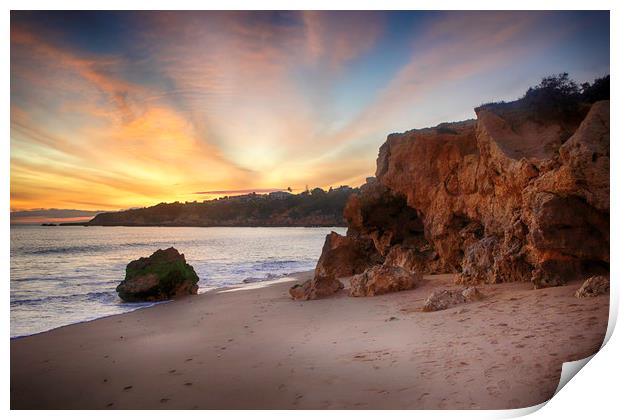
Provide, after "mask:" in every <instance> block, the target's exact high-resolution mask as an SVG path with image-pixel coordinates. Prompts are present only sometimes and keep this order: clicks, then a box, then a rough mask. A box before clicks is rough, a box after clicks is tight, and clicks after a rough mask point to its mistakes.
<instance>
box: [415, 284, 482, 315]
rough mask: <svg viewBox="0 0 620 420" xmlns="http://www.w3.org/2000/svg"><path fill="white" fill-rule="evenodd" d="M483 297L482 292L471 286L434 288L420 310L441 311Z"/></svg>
mask: <svg viewBox="0 0 620 420" xmlns="http://www.w3.org/2000/svg"><path fill="white" fill-rule="evenodd" d="M483 298H484V296H483V295H482V293H480V291H479V290H478V289H477V288H476V287H473V286H470V287H466V288H460V289H441V290H435V291H433V293H431V295H430V296H429V297H428V298H427V299H426V301H425V302H424V306H423V307H422V311H424V312H433V311H442V310H444V309H448V308H451V307H453V306H456V305H460V304H463V303H468V302H475V301H478V300H480V299H483Z"/></svg>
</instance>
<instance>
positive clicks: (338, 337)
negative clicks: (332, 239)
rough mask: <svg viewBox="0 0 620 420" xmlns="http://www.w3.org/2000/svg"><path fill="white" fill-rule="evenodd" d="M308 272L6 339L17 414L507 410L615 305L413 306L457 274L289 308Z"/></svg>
mask: <svg viewBox="0 0 620 420" xmlns="http://www.w3.org/2000/svg"><path fill="white" fill-rule="evenodd" d="M309 276H311V272H309V273H301V274H298V275H296V277H297V278H298V279H297V280H292V279H284V280H278V281H273V282H268V283H260V284H250V285H247V286H244V287H240V288H228V289H223V290H216V291H210V292H207V293H205V294H202V295H199V296H193V297H190V298H185V299H181V300H178V301H175V302H171V303H166V304H162V305H157V306H155V307H151V308H147V309H142V310H138V311H135V312H132V313H128V314H122V315H116V316H111V317H108V318H103V319H99V320H95V321H91V322H86V323H82V324H76V325H71V326H67V327H63V328H59V329H56V330H53V331H50V332H46V333H42V334H38V335H34V336H30V337H24V338H19V339H14V340H12V341H11V408H12V409H22V408H30V409H38V408H64V409H77V408H82V409H106V408H107V409H134V408H142V409H192V408H195V409H208V408H219V409H266V408H269V409H341V408H349V409H379V408H382V409H416V408H419V409H439V408H450V409H502V408H520V407H527V406H531V405H535V404H538V403H541V402H543V401H546V400H548V399H549V398H550V397H551V396H552V395H553V393H554V391H555V389H556V387H557V384H558V381H559V377H560V372H561V365H562V362H565V361H570V360H578V359H581V358H584V357H586V356H589V355H591V354H592V353H594V352H596V351H597V350H598V349H599V347H600V346H601V344H602V341H603V338H604V336H605V331H606V326H607V317H608V308H609V296H602V297H596V298H586V299H577V298H575V297H574V296H573V294H574V292H575V291H576V290H577V289H578V287H579V286H580V284H578V283H571V284H569V285H567V286H563V287H556V288H548V289H541V290H533V289H532V285H531V284H525V283H510V284H502V285H486V286H481V287H480V290H481V291H482V293H484V294H485V295H486V296H487V297H486V299H484V300H482V301H480V302H475V303H469V304H464V305H460V306H457V307H454V308H451V309H447V310H444V311H439V312H431V313H424V312H420V311H419V308H420V306H421V305H422V304H423V302H424V300H425V298H426V297H427V296H428V295H429V294H430V292H431V291H432V290H433V289H435V288H438V287H445V286H450V285H451V282H452V279H453V276H452V275H438V276H426V277H425V281H424V283H423V284H422V285H421V286H420V287H418V288H417V289H414V290H411V291H406V292H400V293H394V294H389V295H384V296H378V297H371V298H351V297H348V296H347V295H346V291H342V292H340V293H339V294H337V295H336V296H334V297H332V298H328V299H322V300H317V301H309V302H294V301H292V300H291V299H289V297H288V288H289V287H290V286H291V284H292V283H293V282H294V281H300V280H303V279H306V278H309Z"/></svg>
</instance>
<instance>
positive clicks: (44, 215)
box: [11, 209, 103, 224]
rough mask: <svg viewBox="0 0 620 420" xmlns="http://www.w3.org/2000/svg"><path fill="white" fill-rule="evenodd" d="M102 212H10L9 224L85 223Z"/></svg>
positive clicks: (41, 210)
mask: <svg viewBox="0 0 620 420" xmlns="http://www.w3.org/2000/svg"><path fill="white" fill-rule="evenodd" d="M102 212H103V211H87V210H75V209H33V210H18V211H11V224H40V223H71V222H85V221H88V220H90V219H92V218H93V217H95V216H96V215H97V214H99V213H102Z"/></svg>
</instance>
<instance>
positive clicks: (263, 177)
mask: <svg viewBox="0 0 620 420" xmlns="http://www.w3.org/2000/svg"><path fill="white" fill-rule="evenodd" d="M558 28H560V30H558ZM608 53H609V14H608V13H607V12H604V13H598V12H575V13H573V12H548V13H547V12H534V13H529V12H509V13H498V12H486V13H485V12H480V13H474V12H467V13H433V12H423V13H422V12H410V13H395V12H394V13H378V12H355V13H349V12H286V13H284V12H279V13H268V12H122V13H120V12H119V13H116V12H74V13H65V12H12V13H11V208H12V210H26V209H34V208H38V209H48V208H57V209H83V210H115V209H121V208H130V207H140V206H148V205H153V204H156V203H159V202H163V201H166V202H172V201H194V200H204V199H208V198H213V197H217V196H221V195H227V194H235V193H236V191H273V190H280V189H285V188H287V187H291V188H292V189H293V191H294V192H299V191H301V190H303V189H304V188H305V186H306V185H309V186H311V187H314V186H320V187H329V186H338V185H342V184H348V185H352V186H357V185H360V184H361V183H363V181H364V179H365V177H367V176H370V175H372V174H373V172H374V168H375V159H376V154H377V149H378V147H379V145H380V144H381V143H383V142H384V140H385V137H386V135H387V134H389V133H391V132H400V131H405V130H408V129H411V128H418V127H424V126H430V125H435V124H437V123H440V122H442V121H454V120H461V119H467V118H473V117H474V113H473V108H474V107H475V106H477V105H479V104H481V103H483V102H486V101H491V100H498V99H505V100H510V99H514V98H516V97H517V96H518V95H520V94H521V93H522V92H524V91H525V90H526V88H527V87H528V86H531V85H534V84H536V83H537V82H538V80H539V79H540V77H542V76H545V75H547V74H553V73H559V72H564V71H566V72H569V73H570V74H571V77H573V78H574V79H575V80H578V81H586V80H593V79H594V78H596V77H600V76H602V75H605V74H607V73H609V61H608ZM462 110H469V112H466V113H463V111H462ZM37 220H39V219H37Z"/></svg>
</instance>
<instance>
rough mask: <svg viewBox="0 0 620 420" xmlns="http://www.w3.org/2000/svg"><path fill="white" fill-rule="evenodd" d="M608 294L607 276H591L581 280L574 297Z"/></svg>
mask: <svg viewBox="0 0 620 420" xmlns="http://www.w3.org/2000/svg"><path fill="white" fill-rule="evenodd" d="M608 294H609V277H606V276H592V277H590V278H589V279H587V280H586V281H584V282H583V284H582V285H581V287H580V288H579V290H577V291H576V292H575V297H578V298H584V297H594V296H600V295H608Z"/></svg>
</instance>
